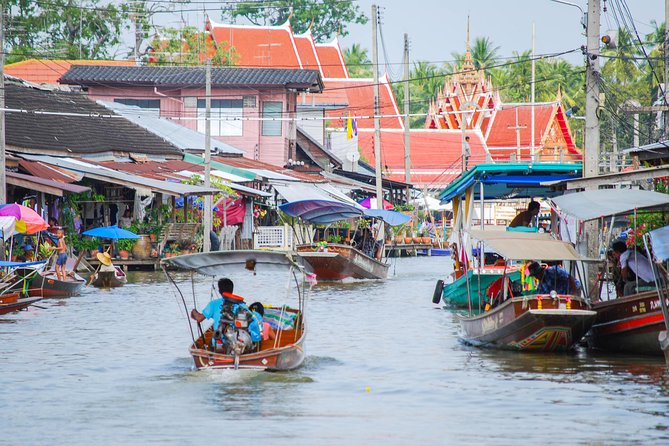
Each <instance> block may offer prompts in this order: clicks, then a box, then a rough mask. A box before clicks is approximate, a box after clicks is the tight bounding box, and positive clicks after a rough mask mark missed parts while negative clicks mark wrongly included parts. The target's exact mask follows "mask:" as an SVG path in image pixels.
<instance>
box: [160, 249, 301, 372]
mask: <svg viewBox="0 0 669 446" xmlns="http://www.w3.org/2000/svg"><path fill="white" fill-rule="evenodd" d="M297 260H298V261H297V262H296V261H295V260H294V259H293V257H292V256H291V255H290V254H287V253H282V252H274V251H259V250H256V251H254V250H247V251H216V252H209V253H198V254H187V255H182V256H177V257H170V258H166V259H163V260H162V261H161V266H162V267H163V271H164V272H165V274H166V275H167V277H168V279H169V280H170V282H171V283H172V284H173V285H174V286H175V287H177V288H178V284H176V282H174V280H173V279H172V277H171V276H170V273H169V270H168V267H171V269H179V270H186V271H191V272H197V273H199V274H203V275H207V276H211V277H215V276H221V275H225V276H226V277H237V276H235V274H244V277H245V279H244V280H243V282H244V285H246V286H247V287H251V288H255V287H254V285H253V284H252V281H253V280H258V281H262V280H266V279H263V277H266V274H263V272H265V271H270V270H279V271H283V272H288V274H289V275H290V277H291V280H289V281H288V282H289V290H288V291H289V292H292V293H293V294H296V297H297V308H288V307H287V306H285V305H282V306H276V305H274V306H269V307H265V318H268V316H267V313H268V312H269V311H270V310H275V312H276V313H278V315H279V316H280V317H279V319H280V320H281V321H282V322H281V325H278V326H276V327H275V328H274V330H275V335H276V337H275V339H274V340H271V339H270V340H264V341H261V342H258V343H257V344H256V345H254V347H253V349H252V350H251V351H244V352H243V353H241V354H234V353H232V354H227V353H225V352H221V351H217V350H215V349H214V348H212V347H211V339H212V336H213V329H212V328H209V329H207V330H205V331H204V333H202V334H200V335H199V336H197V337H196V336H195V330H194V327H193V324H194V322H193V321H192V319H190V318H188V322H189V326H190V330H191V335H192V337H193V343H192V344H191V346H190V348H189V351H190V354H191V356H192V357H193V362H194V364H195V367H196V368H198V369H256V370H268V371H283V370H291V369H294V368H297V367H299V366H300V365H301V364H302V362H303V361H304V358H305V355H306V353H305V348H304V347H305V340H306V335H307V330H306V325H305V311H304V304H305V301H306V299H307V297H308V293H309V291H310V289H311V286H310V283H309V282H307V280H306V279H307V277H306V274H305V266H304V265H303V264H301V263H300V259H297ZM193 276H195V275H193ZM293 284H295V285H297V286H295V287H293ZM192 290H193V293H194V292H195V287H192ZM179 291H180V290H179ZM179 294H180V296H181V299H182V302H183V305H184V307H185V308H186V307H187V306H188V305H189V304H188V303H187V302H186V299H185V297H184V295H183V293H181V291H180V292H179ZM193 299H196V297H195V295H194V296H193Z"/></svg>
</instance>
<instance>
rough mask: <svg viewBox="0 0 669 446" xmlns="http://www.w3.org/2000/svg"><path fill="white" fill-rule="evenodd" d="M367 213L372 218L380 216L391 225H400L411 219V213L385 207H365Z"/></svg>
mask: <svg viewBox="0 0 669 446" xmlns="http://www.w3.org/2000/svg"><path fill="white" fill-rule="evenodd" d="M365 215H366V216H368V217H372V218H380V219H381V220H383V221H384V222H386V223H387V224H389V225H390V226H399V225H403V224H404V223H408V222H409V220H411V217H410V216H409V215H405V214H402V213H401V212H395V211H387V210H384V209H365Z"/></svg>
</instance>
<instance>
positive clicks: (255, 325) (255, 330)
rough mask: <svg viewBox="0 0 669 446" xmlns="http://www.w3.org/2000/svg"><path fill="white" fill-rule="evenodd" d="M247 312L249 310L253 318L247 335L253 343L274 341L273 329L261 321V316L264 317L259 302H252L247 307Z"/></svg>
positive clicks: (262, 307)
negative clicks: (249, 335)
mask: <svg viewBox="0 0 669 446" xmlns="http://www.w3.org/2000/svg"><path fill="white" fill-rule="evenodd" d="M249 310H251V315H252V317H253V320H252V322H251V323H250V324H249V333H250V334H251V339H252V340H253V342H260V341H261V340H262V341H266V340H268V339H272V340H274V339H276V333H275V332H274V329H273V328H272V327H271V326H270V325H269V322H265V321H264V320H263V316H265V307H264V306H263V304H261V303H260V302H253V303H252V304H251V305H250V306H249Z"/></svg>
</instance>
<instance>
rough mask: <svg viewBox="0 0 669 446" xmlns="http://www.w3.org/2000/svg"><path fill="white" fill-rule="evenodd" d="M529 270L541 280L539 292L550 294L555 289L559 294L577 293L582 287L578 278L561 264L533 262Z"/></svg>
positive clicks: (538, 287) (538, 286)
mask: <svg viewBox="0 0 669 446" xmlns="http://www.w3.org/2000/svg"><path fill="white" fill-rule="evenodd" d="M528 270H529V272H530V275H531V276H533V277H535V278H536V279H537V280H538V281H539V284H538V285H537V291H536V292H537V294H549V293H550V292H551V291H553V290H555V292H557V293H558V294H576V293H578V291H579V290H580V289H581V284H580V283H579V282H578V280H576V279H574V277H573V276H572V275H571V274H569V273H568V272H567V271H565V269H564V268H562V267H561V266H559V265H553V266H542V265H540V264H539V263H538V262H532V263H530V265H529V267H528Z"/></svg>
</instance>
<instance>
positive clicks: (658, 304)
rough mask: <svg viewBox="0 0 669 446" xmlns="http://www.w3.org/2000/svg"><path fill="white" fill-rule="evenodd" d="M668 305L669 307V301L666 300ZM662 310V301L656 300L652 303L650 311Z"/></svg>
mask: <svg viewBox="0 0 669 446" xmlns="http://www.w3.org/2000/svg"><path fill="white" fill-rule="evenodd" d="M665 302H666V303H667V305H669V299H665ZM658 308H660V299H655V300H651V301H650V311H653V310H657V309H658Z"/></svg>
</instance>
